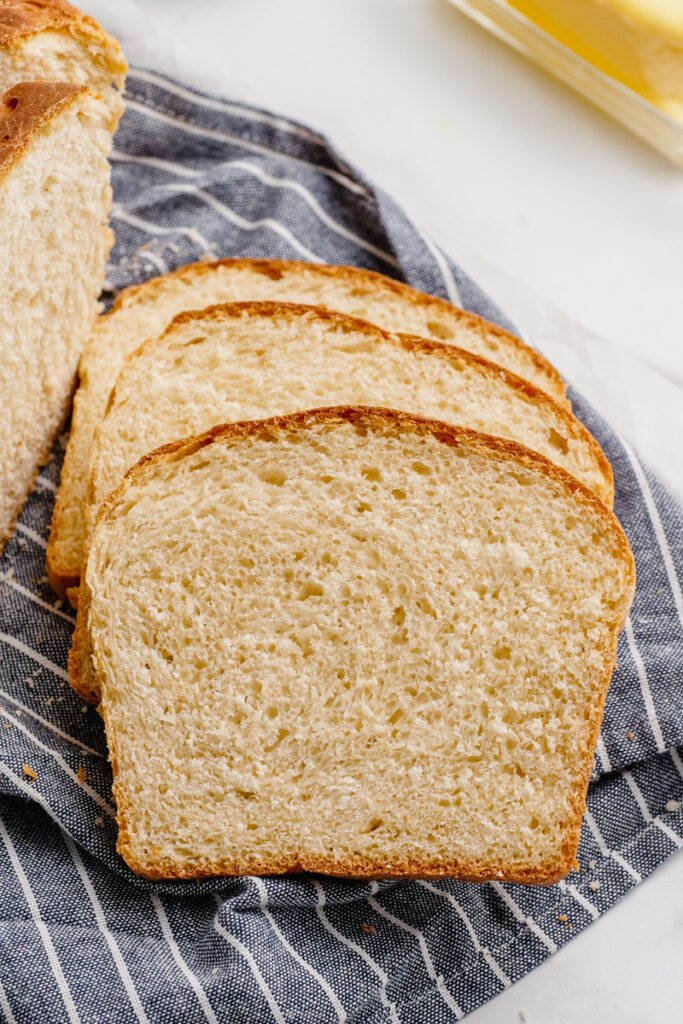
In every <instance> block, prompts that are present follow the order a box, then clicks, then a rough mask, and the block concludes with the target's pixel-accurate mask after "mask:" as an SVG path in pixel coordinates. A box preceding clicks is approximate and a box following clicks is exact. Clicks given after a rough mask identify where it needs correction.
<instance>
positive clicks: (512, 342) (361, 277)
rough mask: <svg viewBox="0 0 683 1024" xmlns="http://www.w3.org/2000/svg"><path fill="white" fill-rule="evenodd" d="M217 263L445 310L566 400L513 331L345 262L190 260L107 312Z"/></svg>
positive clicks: (543, 362) (550, 372)
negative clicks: (320, 280) (345, 284)
mask: <svg viewBox="0 0 683 1024" xmlns="http://www.w3.org/2000/svg"><path fill="white" fill-rule="evenodd" d="M216 267H234V268H236V269H237V268H244V269H245V270H249V271H251V272H253V273H260V274H263V275H264V276H266V277H271V278H275V279H277V278H279V277H282V275H283V273H285V272H305V273H309V274H310V273H314V274H316V275H317V276H319V277H327V278H334V279H339V278H340V277H342V278H345V279H346V280H348V281H351V282H353V283H354V284H355V285H360V284H366V285H367V286H368V287H370V288H372V289H375V290H377V289H379V288H381V289H383V290H385V291H391V292H393V293H394V294H395V295H397V296H400V298H401V299H402V300H403V301H405V302H409V303H411V304H412V305H415V306H422V307H425V308H431V309H433V310H434V311H435V313H436V312H440V313H443V314H448V316H451V317H452V316H453V315H454V314H455V315H456V318H457V319H458V320H459V321H460V323H462V324H463V325H465V326H467V327H468V328H469V329H471V330H473V331H476V333H477V334H480V335H481V336H482V337H494V338H496V339H497V340H498V341H500V342H501V344H503V345H504V346H505V347H507V348H510V349H514V350H515V351H516V353H517V355H518V356H519V357H520V358H521V359H523V360H524V361H525V362H527V363H530V364H532V365H533V366H534V367H535V368H536V370H538V371H539V372H540V373H542V374H543V375H544V377H545V378H546V380H547V382H548V393H549V394H551V395H552V396H553V397H554V398H555V399H556V401H559V402H562V403H564V404H567V399H566V397H565V393H566V387H565V384H564V381H563V380H562V378H561V376H560V374H559V373H558V372H557V370H556V369H555V367H554V366H553V365H552V364H551V363H549V362H548V360H547V359H545V358H544V357H543V356H542V355H541V353H540V352H537V351H536V349H533V348H531V346H530V345H527V344H525V342H523V341H522V340H521V338H518V337H516V335H514V334H510V332H509V331H506V330H504V329H503V328H502V327H498V326H497V325H496V324H492V323H490V322H489V321H488V320H484V319H483V317H480V316H478V315H477V314H476V313H469V312H467V311H466V310H464V309H459V308H458V307H457V306H453V305H452V304H451V303H450V302H447V301H446V300H445V299H440V298H437V297H436V296H434V295H427V294H426V293H425V292H420V291H417V290H416V289H415V288H411V287H410V285H407V284H403V283H402V282H400V281H395V280H394V278H392V277H386V276H385V275H384V274H378V273H376V272H375V271H373V270H364V269H361V268H359V267H348V266H344V265H339V266H333V265H330V264H326V263H305V262H303V261H301V260H252V259H230V258H228V259H221V260H213V261H210V262H207V261H201V262H198V263H189V264H188V265H187V266H184V267H180V268H179V269H178V270H174V271H172V272H171V273H170V274H165V275H164V276H162V277H153V278H150V280H149V281H144V282H143V283H142V284H138V285H131V286H130V287H129V288H126V289H125V290H124V291H122V292H121V293H120V294H119V296H118V297H117V299H116V301H115V303H114V305H113V306H112V308H111V310H110V311H109V313H108V314H106V315H107V316H108V315H110V314H111V313H113V312H115V310H117V309H120V308H121V307H122V306H124V305H127V304H128V303H130V302H131V300H134V301H141V302H142V301H144V300H145V298H146V296H148V295H149V294H150V293H152V292H154V291H156V290H157V289H158V288H162V287H163V285H164V281H166V280H168V279H169V278H175V277H180V278H183V277H189V278H191V277H195V276H200V275H201V274H205V273H207V272H208V271H210V270H213V269H215V268H216Z"/></svg>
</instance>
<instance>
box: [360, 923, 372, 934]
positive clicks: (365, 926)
mask: <svg viewBox="0 0 683 1024" xmlns="http://www.w3.org/2000/svg"><path fill="white" fill-rule="evenodd" d="M361 928H362V929H363V931H364V932H366V933H367V934H368V935H372V934H373V932H374V930H375V929H374V928H373V927H372V925H371V924H362V925H361Z"/></svg>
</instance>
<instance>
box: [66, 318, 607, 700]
mask: <svg viewBox="0 0 683 1024" xmlns="http://www.w3.org/2000/svg"><path fill="white" fill-rule="evenodd" d="M350 403H367V404H370V403H372V404H378V405H379V404H382V405H390V406H392V407H394V408H397V409H404V410H406V411H409V412H411V411H416V412H418V413H421V414H424V415H427V416H434V417H438V418H439V419H443V420H445V421H447V422H450V423H460V424H463V425H467V426H469V427H473V428H475V429H478V430H483V431H485V432H486V433H489V434H498V435H502V436H505V437H511V438H513V439H515V440H518V441H521V442H523V443H524V444H526V445H527V446H528V447H530V448H533V449H535V450H536V451H540V452H542V453H543V454H544V455H546V456H547V457H549V458H551V459H552V460H553V461H555V462H557V463H558V464H560V465H562V466H564V467H565V468H566V469H567V470H569V471H570V472H571V473H573V474H574V476H576V477H577V478H578V479H580V480H582V481H583V482H584V483H585V484H586V485H587V486H589V487H591V488H592V489H593V490H594V491H596V493H598V494H599V496H600V497H601V498H602V500H603V501H605V502H606V503H608V504H609V503H611V500H612V473H611V470H610V467H609V464H608V463H607V461H606V459H605V457H604V455H603V454H602V452H601V450H600V448H599V446H598V444H597V442H596V441H595V440H594V439H593V438H592V437H591V435H590V434H589V433H588V432H587V431H586V429H585V428H584V427H583V426H582V425H581V424H580V423H579V422H578V420H576V419H575V418H574V417H573V416H572V415H571V413H569V412H568V411H567V410H566V409H564V408H563V407H562V406H558V405H556V403H554V402H553V401H552V399H550V398H548V396H547V395H545V394H544V393H543V392H541V391H538V390H537V389H536V388H534V387H533V386H532V385H530V384H527V383H526V382H525V381H522V380H521V379H520V378H517V377H514V376H513V375H512V374H510V373H508V372H507V371H506V370H503V369H502V368H501V367H499V366H495V365H494V364H492V363H487V362H486V361H485V360H483V359H480V358H479V357H478V356H474V355H472V354H471V353H469V352H465V351H463V350H461V349H457V348H455V347H454V346H452V345H444V344H443V343H441V342H433V341H426V340H425V339H421V338H414V337H410V336H407V335H390V334H388V333H386V332H384V331H382V330H380V329H379V328H378V327H373V326H372V325H371V324H369V323H366V322H365V321H362V320H354V319H353V318H350V317H347V316H344V315H342V314H340V313H331V312H326V311H324V310H319V309H316V308H313V307H309V306H296V305H292V304H289V305H288V304H283V303H272V302H271V303H266V302H257V303H237V304H235V305H222V306H213V307H209V309H206V310H203V311H198V312H193V313H181V314H180V315H179V316H178V317H176V318H175V320H173V321H172V323H171V325H170V326H169V327H168V328H167V330H166V331H165V332H164V334H163V335H162V336H161V337H160V338H159V339H157V340H153V341H149V342H146V343H145V344H144V345H143V346H142V348H141V349H140V350H139V351H138V353H137V354H135V355H133V356H131V357H130V358H129V359H128V361H127V362H126V363H125V364H124V367H123V369H122V371H121V373H120V375H119V378H118V380H117V382H116V386H115V388H114V390H113V392H112V394H111V396H110V399H109V406H108V411H107V414H106V416H105V417H104V419H103V420H102V423H101V424H100V426H99V428H98V431H97V434H96V437H95V442H94V445H93V453H92V459H91V465H90V477H89V484H88V503H87V505H86V536H85V543H84V558H85V559H87V554H88V546H89V535H90V532H91V529H92V526H93V525H94V521H95V518H96V516H97V512H98V509H99V507H100V505H101V503H102V501H103V500H104V499H105V498H106V497H107V495H108V494H109V493H110V492H111V491H113V490H114V488H115V487H116V486H117V485H118V484H119V483H120V481H121V479H122V477H123V475H124V473H125V472H126V470H128V469H129V468H130V467H131V466H133V465H134V464H135V463H136V462H137V460H138V459H139V458H141V457H142V456H143V455H145V454H146V453H147V452H149V451H152V450H153V449H154V448H157V447H158V446H159V445H161V444H164V443H166V442H169V441H174V440H176V439H177V438H179V437H186V436H189V435H191V434H197V433H199V432H200V431H203V430H207V429H208V428H209V427H212V426H214V425H215V424H216V423H221V422H228V421H237V420H243V419H262V418H264V417H268V416H272V415H279V414H285V413H289V412H295V411H298V410H303V409H307V408H313V407H316V406H320V405H323V404H324V405H337V404H340V405H341V404H350ZM81 591H82V592H81V595H80V597H79V601H78V619H77V625H76V633H75V640H74V649H73V653H72V655H71V657H70V659H69V676H70V679H71V682H72V685H73V686H74V688H75V689H76V690H77V691H78V692H79V693H80V694H81V696H83V698H84V699H86V700H96V699H97V697H98V694H97V689H96V685H95V679H94V676H93V672H92V666H91V661H90V654H89V644H88V639H87V615H88V595H87V588H84V587H81Z"/></svg>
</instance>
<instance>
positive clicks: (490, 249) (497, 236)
mask: <svg viewBox="0 0 683 1024" xmlns="http://www.w3.org/2000/svg"><path fill="white" fill-rule="evenodd" d="M139 6H140V7H142V8H143V9H144V10H145V11H146V12H148V13H149V14H150V15H152V16H154V18H155V19H156V20H157V21H158V23H159V24H160V25H161V26H163V28H164V30H165V31H166V32H167V33H168V35H169V36H170V37H171V40H172V41H173V42H174V43H175V44H176V45H177V46H178V47H180V48H181V49H183V50H184V51H185V52H186V53H187V54H188V55H189V56H190V57H191V59H192V65H193V69H194V72H195V74H196V78H197V81H198V82H201V81H202V79H203V78H204V79H206V78H209V79H210V81H211V82H212V84H213V85H214V87H215V82H216V78H217V77H219V78H220V80H221V82H222V88H223V91H224V92H227V91H229V90H230V91H232V93H233V94H234V93H240V94H241V95H244V96H249V97H250V98H252V99H253V100H254V101H256V102H260V103H262V104H264V105H269V106H271V107H273V108H275V109H277V110H280V111H282V112H285V113H288V114H290V115H292V116H294V117H297V118H299V119H302V120H304V121H309V122H311V123H312V124H314V125H315V126H316V127H318V128H320V129H321V130H323V131H325V132H326V133H327V134H328V135H331V136H332V138H333V139H334V140H335V141H336V142H337V144H338V145H339V146H340V147H341V148H342V150H343V151H345V153H346V155H347V157H348V158H349V160H350V161H351V162H354V163H356V164H357V165H359V166H360V167H362V168H363V170H364V171H365V172H366V173H367V174H368V175H369V176H370V177H372V178H373V179H374V180H375V181H377V182H378V183H380V184H381V185H382V187H383V188H385V189H386V190H387V191H389V192H390V193H392V194H393V195H394V197H395V198H396V199H398V200H399V202H401V203H402V204H403V205H404V206H405V207H406V208H407V210H408V211H409V213H410V214H411V215H412V216H413V217H414V219H415V220H416V221H417V222H418V223H419V224H420V225H421V226H422V227H423V228H426V229H427V230H428V231H429V232H430V233H431V234H432V235H433V237H434V238H435V239H436V240H437V241H438V242H439V243H440V244H441V245H442V246H443V247H444V248H445V249H446V250H447V251H448V252H449V253H450V254H451V255H452V256H454V257H455V258H456V259H459V260H460V261H461V262H462V263H464V265H465V266H466V267H467V269H470V270H471V271H472V272H473V273H474V274H475V275H477V276H478V277H479V278H480V280H481V281H482V283H483V284H484V285H485V286H487V285H488V287H489V290H490V291H492V292H493V293H494V296H495V292H496V276H495V274H493V273H491V275H490V279H488V280H487V277H489V275H488V274H487V269H488V268H486V269H483V268H482V267H481V266H480V265H479V264H478V262H477V257H481V258H483V260H484V261H486V263H487V264H492V265H493V267H494V268H495V267H498V268H500V269H501V270H502V271H504V272H505V273H506V274H507V275H511V276H512V277H513V278H514V279H516V280H519V281H520V282H522V283H523V284H526V285H528V286H530V287H531V288H533V289H534V290H536V291H537V292H539V293H541V294H542V295H544V296H546V297H547V298H549V299H551V300H552V302H553V303H554V304H555V305H556V306H557V307H559V308H560V309H562V310H565V311H566V312H568V313H569V314H571V316H572V317H573V318H574V319H575V320H578V321H579V322H581V323H583V324H584V325H585V326H587V327H588V328H590V329H591V330H593V331H595V332H596V333H598V334H600V335H602V336H604V337H607V338H609V339H612V340H613V341H615V342H616V343H617V344H618V345H619V346H620V347H621V346H623V347H624V348H626V349H629V350H631V351H632V352H635V353H638V354H639V355H640V356H641V357H642V358H644V359H645V360H647V361H648V362H650V363H651V364H654V365H656V366H658V367H660V368H662V369H663V370H665V371H667V373H668V374H669V375H670V376H673V377H674V378H675V379H678V380H679V381H683V341H682V339H681V326H680V319H679V306H680V295H681V292H682V291H683V171H681V170H679V169H677V168H675V167H674V166H673V165H671V164H669V163H668V162H667V161H666V160H665V159H664V158H663V157H662V156H660V155H659V154H657V153H656V152H655V151H654V150H650V149H649V148H648V147H647V146H646V145H645V144H643V143H642V142H640V141H639V140H637V139H636V138H635V137H632V136H631V135H630V134H629V133H628V132H627V131H625V130H624V129H623V128H622V127H620V126H619V125H617V124H616V123H614V122H612V121H611V120H610V119H609V118H608V117H607V116H606V115H604V114H602V113H601V112H600V111H598V110H597V109H596V108H594V107H593V106H592V105H591V104H589V103H588V102H587V101H586V100H584V99H582V98H581V97H579V96H578V95H576V94H575V93H573V92H572V91H571V90H570V89H569V88H567V87H566V86H565V85H562V84H561V83H559V82H557V81H556V80H555V79H553V78H552V77H551V76H550V75H548V74H546V73H545V72H544V71H542V70H540V69H539V68H537V67H536V66H534V65H533V64H531V63H530V62H529V61H527V60H524V59H523V58H522V57H520V56H519V55H518V54H517V53H516V52H514V51H512V50H511V49H509V48H508V47H506V46H505V45H504V44H503V43H501V42H499V41H498V40H497V39H495V38H493V37H492V36H489V35H488V34H487V33H486V32H484V31H483V30H482V29H481V28H480V27H479V26H477V25H475V24H474V23H472V22H471V21H469V20H468V19H467V18H466V17H465V16H464V15H462V14H461V13H460V12H459V11H457V10H456V9H455V8H454V7H453V6H452V5H451V4H449V3H448V2H447V0H324V2H320V0H317V2H316V0H287V2H286V3H283V2H282V0H249V2H248V3H245V2H244V0H192V2H191V3H188V2H187V0H139ZM186 77H187V76H186ZM508 309H509V303H508ZM510 312H511V314H512V315H514V310H510Z"/></svg>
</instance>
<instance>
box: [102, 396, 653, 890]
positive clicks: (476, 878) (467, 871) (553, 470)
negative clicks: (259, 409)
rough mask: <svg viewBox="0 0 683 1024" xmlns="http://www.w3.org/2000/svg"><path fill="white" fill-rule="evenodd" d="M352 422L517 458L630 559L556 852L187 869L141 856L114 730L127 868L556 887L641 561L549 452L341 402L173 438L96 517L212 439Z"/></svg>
mask: <svg viewBox="0 0 683 1024" xmlns="http://www.w3.org/2000/svg"><path fill="white" fill-rule="evenodd" d="M335 422H336V423H347V424H350V425H351V426H352V427H354V428H355V429H361V430H369V429H384V430H386V429H393V430H396V431H403V432H411V433H417V434H421V435H423V436H424V435H430V436H431V437H433V438H434V439H435V440H437V441H439V442H440V443H441V444H446V445H448V446H449V447H451V448H458V447H466V448H468V449H469V450H472V451H476V452H477V453H478V454H479V455H482V456H484V457H488V458H492V459H496V460H501V461H508V462H514V463H515V464H517V465H522V466H524V467H525V468H527V469H529V470H531V471H532V472H535V473H538V474H540V476H542V477H544V478H545V479H547V480H550V481H552V482H554V483H555V484H556V485H557V486H558V487H559V488H561V489H562V490H564V491H565V492H566V493H568V494H571V495H573V496H574V498H575V499H576V500H577V501H578V502H579V503H580V504H581V505H582V506H583V508H584V510H585V511H586V513H589V514H592V515H594V516H596V517H597V519H598V520H599V521H600V522H601V524H602V526H603V527H604V528H605V530H606V531H607V532H608V533H609V534H610V535H611V538H612V541H613V544H614V547H615V549H616V551H617V553H618V555H619V557H620V559H621V561H622V563H623V565H624V569H625V579H626V585H625V587H624V592H623V594H622V595H621V600H620V602H619V604H618V606H617V607H616V608H615V610H614V621H613V623H612V629H611V633H612V642H611V645H610V646H609V647H608V648H607V650H606V652H605V657H604V660H603V671H602V674H601V678H600V683H599V685H597V686H596V689H595V698H594V701H593V704H592V707H591V711H590V719H589V722H588V727H587V729H586V734H585V741H584V743H583V746H582V747H581V748H580V750H579V751H577V765H579V766H580V767H579V770H578V772H577V775H576V778H575V780H574V783H573V789H572V793H571V807H572V810H573V812H574V816H573V820H572V823H571V826H570V828H569V829H568V835H567V837H566V839H565V841H564V842H563V844H562V846H561V848H560V849H559V851H558V856H557V858H556V859H555V860H554V861H552V862H550V861H549V862H546V863H544V864H542V865H540V866H536V867H529V866H528V865H524V864H522V863H515V862H505V861H501V862H499V863H495V864H487V865H483V864H482V863H480V862H477V861H458V860H453V861H450V862H448V863H434V862H424V861H408V860H404V861H402V862H401V863H397V864H387V863H379V862H373V861H371V860H366V859H363V860H358V861H355V862H351V861H348V860H347V861H340V860H338V859H336V858H333V857H330V858H326V857H310V858H307V857H301V858H296V859H291V860H282V861H277V860H273V861H263V860H259V859H256V858H253V859H245V860H244V861H243V862H235V861H229V862H228V861H210V860H208V859H199V858H198V859H197V860H196V861H192V862H189V863H188V864H186V865H183V866H182V867H179V866H178V865H177V864H174V863H173V862H172V861H170V860H168V859H166V860H164V859H155V858H154V857H149V856H144V855H143V854H142V853H141V852H140V851H138V850H137V848H136V844H135V841H134V838H133V836H132V835H131V831H130V829H129V827H128V817H129V811H128V807H127V805H126V802H125V794H124V792H123V791H122V787H121V786H120V784H119V782H118V761H117V752H116V742H115V739H114V737H113V736H111V737H109V742H110V760H111V763H112V768H113V772H114V797H115V800H116V803H117V818H118V823H119V836H118V842H117V850H118V852H119V853H120V854H121V856H122V857H123V858H124V860H125V861H126V863H127V864H128V866H129V867H130V868H131V870H133V871H135V872H136V874H139V875H142V876H144V877H146V878H151V879H162V878H163V879H174V878H178V879H181V878H205V877H209V876H233V875H242V874H266V875H269V874H288V873H292V872H296V871H317V872H320V873H322V874H329V875H336V876H339V877H344V878H436V877H450V878H460V879H463V880H465V881H470V882H484V881H490V880H494V881H505V882H518V883H522V884H533V885H552V884H554V883H555V882H557V881H559V880H560V879H561V878H563V877H564V876H565V875H567V874H568V872H569V871H570V870H571V869H572V866H573V864H574V861H575V857H576V851H577V849H578V843H579V835H580V832H581V823H582V819H583V813H584V811H585V807H586V791H587V789H588V782H589V779H590V774H591V769H592V764H593V753H594V749H595V744H596V742H597V739H598V735H599V731H600V726H601V724H602V717H603V713H604V705H605V698H606V696H607V690H608V687H609V682H610V678H611V674H612V669H613V667H614V662H615V657H616V649H617V639H618V634H619V633H620V632H621V630H622V629H623V627H624V624H625V622H626V617H627V615H628V611H629V608H630V605H631V601H632V599H633V594H634V591H635V579H636V577H635V563H634V560H633V555H632V553H631V549H630V547H629V544H628V540H627V539H626V535H625V533H624V531H623V529H622V527H621V524H620V523H619V521H618V520H617V518H616V516H614V514H613V513H612V512H611V511H609V509H607V508H606V507H605V506H604V505H603V503H602V502H601V501H600V499H599V498H597V497H596V495H595V494H594V493H593V492H592V491H591V490H589V489H588V488H587V487H585V486H584V485H583V484H582V483H580V481H578V480H576V479H575V478H574V477H572V476H571V475H570V474H569V473H567V472H566V471H565V470H563V469H561V468H560V467H559V466H556V465H554V464H553V463H551V462H549V461H548V460H547V459H546V458H544V456H542V455H540V454H538V453H536V452H533V451H531V450H529V449H527V448H524V447H523V446H522V445H520V444H518V443H517V442H516V441H509V440H505V439H503V438H499V437H492V436H489V435H487V434H480V433H478V432H477V431H473V430H469V429H468V428H465V427H456V426H451V425H449V424H446V423H442V422H439V421H437V420H429V419H425V418H423V417H420V416H416V415H414V414H411V413H404V412H399V411H397V410H393V409H382V408H370V407H366V406H340V407H331V408H323V409H313V410H310V411H307V412H300V413H292V414H290V415H288V416H276V417H272V418H270V419H267V420H255V421H254V420H249V421H243V422H241V423H230V424H225V425H223V426H217V427H214V428H212V429H211V430H209V431H206V432H205V433H204V434H201V435H199V436H197V437H194V438H187V439H184V440H181V441H175V442H172V443H171V444H167V445H164V446H163V447H161V448H158V449H157V450H156V451H155V452H151V453H150V454H148V455H146V456H144V457H143V458H142V459H141V460H140V461H139V462H138V463H137V464H136V465H135V466H133V467H132V468H131V469H130V470H129V471H128V472H127V473H126V475H125V477H124V479H123V481H122V482H121V484H120V485H119V487H118V488H117V489H116V490H115V491H114V492H113V493H112V494H111V495H109V497H108V498H107V499H106V500H105V501H104V502H103V504H102V507H101V508H100V511H99V515H98V518H97V522H98V524H99V523H101V522H104V520H105V519H107V518H109V519H111V518H113V517H114V516H115V515H116V506H117V504H118V503H119V502H120V501H123V500H125V495H126V492H127V490H128V489H129V488H130V487H132V486H134V485H136V484H138V483H140V482H141V481H143V480H144V478H145V476H146V475H147V474H148V473H150V474H151V473H153V472H154V470H155V468H156V467H157V466H158V465H160V464H163V463H164V462H166V463H169V462H174V461H180V460H182V459H183V458H185V457H187V456H188V455H191V454H193V453H194V452H196V451H199V450H201V449H202V448H205V447H207V446H209V445H212V444H216V443H220V444H225V445H226V446H227V445H230V444H231V443H234V442H239V441H241V440H243V439H244V438H248V437H253V436H258V437H261V438H263V439H265V440H272V441H273V442H277V440H278V439H279V438H280V437H282V436H285V435H286V434H287V433H289V432H292V431H299V432H301V431H305V430H306V429H307V428H309V427H310V426H314V425H317V424H325V423H335ZM94 662H95V670H96V672H97V674H98V677H100V679H103V674H102V670H101V666H100V664H99V663H98V661H97V656H96V655H95V656H94ZM102 707H103V711H104V714H105V718H106V682H105V684H104V695H103V705H102Z"/></svg>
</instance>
